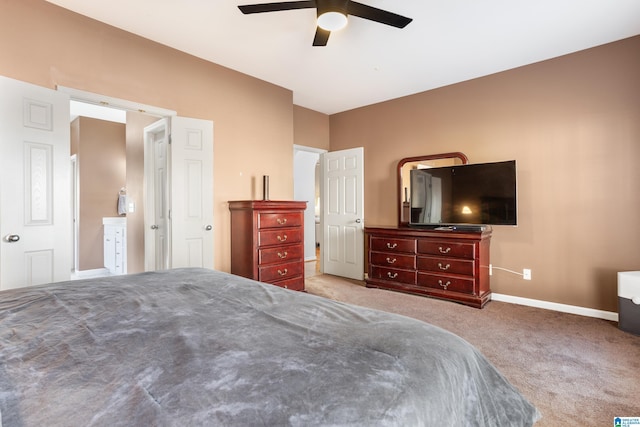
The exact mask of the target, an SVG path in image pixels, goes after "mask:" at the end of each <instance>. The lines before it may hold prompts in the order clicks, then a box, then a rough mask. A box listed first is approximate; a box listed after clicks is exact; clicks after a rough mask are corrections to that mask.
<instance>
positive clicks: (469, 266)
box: [418, 256, 475, 276]
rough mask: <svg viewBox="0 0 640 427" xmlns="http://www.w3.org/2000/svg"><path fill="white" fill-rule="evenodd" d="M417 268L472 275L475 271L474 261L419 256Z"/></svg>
mask: <svg viewBox="0 0 640 427" xmlns="http://www.w3.org/2000/svg"><path fill="white" fill-rule="evenodd" d="M418 270H427V271H433V272H436V273H450V274H463V275H465V276H473V275H474V272H475V261H473V260H463V259H455V258H442V257H430V256H419V257H418Z"/></svg>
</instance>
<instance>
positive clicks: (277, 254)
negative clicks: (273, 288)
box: [229, 200, 307, 291]
mask: <svg viewBox="0 0 640 427" xmlns="http://www.w3.org/2000/svg"><path fill="white" fill-rule="evenodd" d="M306 207H307V202H297V201H271V200H241V201H232V202H229V210H230V212H231V273H232V274H237V275H239V276H243V277H248V278H250V279H253V280H258V281H260V282H266V283H271V284H274V285H277V286H281V287H283V288H287V289H293V290H296V291H304V210H305V209H306Z"/></svg>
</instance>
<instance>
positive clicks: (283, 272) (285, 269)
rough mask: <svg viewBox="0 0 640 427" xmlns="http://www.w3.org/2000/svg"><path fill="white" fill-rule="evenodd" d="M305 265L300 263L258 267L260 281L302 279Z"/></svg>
mask: <svg viewBox="0 0 640 427" xmlns="http://www.w3.org/2000/svg"><path fill="white" fill-rule="evenodd" d="M303 269H304V263H302V262H299V261H294V262H287V263H282V264H272V265H267V266H264V267H263V266H260V267H258V280H259V281H261V282H268V283H271V282H276V281H279V280H285V279H290V278H294V277H302V273H303V271H302V270H303Z"/></svg>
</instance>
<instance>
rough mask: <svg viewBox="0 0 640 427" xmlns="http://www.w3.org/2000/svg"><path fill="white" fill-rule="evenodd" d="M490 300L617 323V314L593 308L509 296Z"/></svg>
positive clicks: (496, 295)
mask: <svg viewBox="0 0 640 427" xmlns="http://www.w3.org/2000/svg"><path fill="white" fill-rule="evenodd" d="M491 299H492V300H493V301H502V302H508V303H511V304H520V305H526V306H529V307H537V308H544V309H547V310H553V311H561V312H563V313H571V314H578V315H580V316H587V317H596V318H598V319H604V320H610V321H612V322H617V321H618V313H615V312H613V311H603V310H596V309H593V308H586V307H579V306H576V305H567V304H559V303H557V302H549V301H541V300H537V299H531V298H522V297H514V296H511V295H504V294H496V293H492V294H491Z"/></svg>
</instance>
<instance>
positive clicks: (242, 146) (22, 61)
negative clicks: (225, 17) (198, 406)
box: [0, 0, 293, 271]
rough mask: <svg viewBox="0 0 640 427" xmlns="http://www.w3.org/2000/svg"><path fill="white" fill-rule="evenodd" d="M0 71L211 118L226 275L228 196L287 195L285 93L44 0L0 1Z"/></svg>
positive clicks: (289, 129)
mask: <svg viewBox="0 0 640 427" xmlns="http://www.w3.org/2000/svg"><path fill="white" fill-rule="evenodd" d="M0 2H1V7H2V13H0V52H2V60H1V61H0V75H4V76H7V77H11V78H15V79H18V80H23V81H26V82H30V83H34V84H37V85H40V86H45V87H49V88H55V87H56V86H57V85H62V86H66V87H71V88H76V89H81V90H85V91H89V92H94V93H99V94H103V95H107V96H111V97H115V98H121V99H127V100H131V101H135V102H139V103H143V104H147V105H154V106H157V107H162V108H167V109H171V110H174V111H177V113H178V115H181V116H186V117H196V118H200V119H207V120H212V121H213V122H214V153H215V154H214V196H213V197H214V233H215V243H214V251H215V255H214V264H215V267H216V268H218V269H220V270H223V271H229V268H230V261H229V246H230V243H229V213H228V206H227V201H228V200H238V199H250V198H257V197H260V195H261V181H260V180H261V177H262V176H263V175H269V176H270V193H271V198H272V199H274V200H275V199H290V198H291V197H292V195H293V150H292V144H293V96H292V93H291V91H289V90H287V89H283V88H281V87H278V86H275V85H273V84H270V83H267V82H264V81H261V80H258V79H255V78H252V77H249V76H247V75H244V74H241V73H238V72H236V71H233V70H230V69H227V68H224V67H221V66H218V65H216V64H212V63H209V62H206V61H203V60H201V59H198V58H195V57H193V56H189V55H187V54H184V53H182V52H179V51H177V50H174V49H170V48H168V47H165V46H162V45H159V44H157V43H153V42H151V41H149V40H146V39H143V38H141V37H137V36H134V35H132V34H129V33H126V32H124V31H120V30H117V29H115V28H113V27H110V26H107V25H104V24H101V23H99V22H96V21H93V20H90V19H87V18H85V17H83V16H81V15H78V14H75V13H72V12H69V11H67V10H65V9H62V8H59V7H57V6H55V5H52V4H50V3H47V2H45V1H43V0H0Z"/></svg>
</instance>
